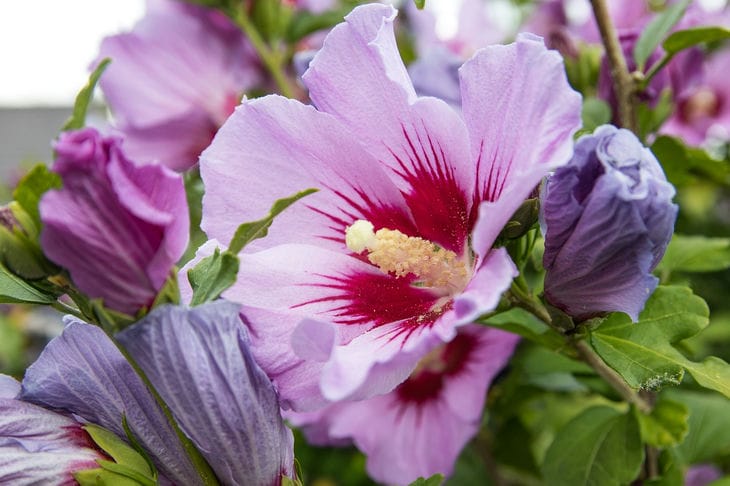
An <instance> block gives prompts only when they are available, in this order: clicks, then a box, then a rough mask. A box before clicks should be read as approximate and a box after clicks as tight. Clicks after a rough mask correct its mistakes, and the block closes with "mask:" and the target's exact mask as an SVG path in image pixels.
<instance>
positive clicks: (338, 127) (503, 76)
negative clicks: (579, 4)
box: [201, 4, 581, 410]
mask: <svg viewBox="0 0 730 486" xmlns="http://www.w3.org/2000/svg"><path fill="white" fill-rule="evenodd" d="M396 14H397V12H396V10H394V9H393V8H392V7H390V6H387V5H380V4H371V5H364V6H361V7H358V8H356V9H355V10H353V12H352V13H351V14H350V15H348V16H347V17H346V18H345V22H344V23H342V24H339V25H338V26H336V27H335V28H334V29H333V30H332V31H331V32H330V34H329V35H328V37H327V39H326V40H325V43H324V46H323V48H322V49H321V51H320V52H319V53H318V54H317V56H316V57H315V58H314V59H313V61H312V63H311V64H310V67H309V69H308V71H307V72H306V73H305V75H304V76H303V81H304V83H305V84H306V87H307V88H308V89H309V93H310V97H311V99H312V101H313V103H314V106H307V105H304V104H302V103H300V102H298V101H295V100H290V99H286V98H282V97H279V96H266V97H263V98H259V99H256V100H246V101H244V103H243V104H242V105H241V106H239V107H238V108H237V109H236V111H235V112H234V114H233V115H232V116H231V117H230V118H229V120H228V121H227V122H226V123H225V124H224V125H223V127H222V128H221V130H220V131H219V132H218V134H217V135H216V138H215V139H214V141H213V143H212V145H211V146H210V147H209V148H208V149H207V150H206V151H205V152H204V153H203V154H202V156H201V174H202V177H203V180H204V182H205V186H206V194H205V197H204V200H203V221H202V226H203V229H204V230H205V231H206V232H207V234H208V236H209V237H210V238H212V239H213V241H212V242H211V243H210V244H209V245H208V246H207V248H204V249H203V250H202V251H201V254H205V253H206V252H207V251H209V250H210V247H211V246H213V245H215V244H216V240H217V241H222V242H226V241H229V240H230V238H231V236H232V235H233V233H234V231H235V229H236V227H237V225H238V224H239V223H241V222H242V221H247V220H253V219H257V218H259V217H260V216H261V215H262V214H265V213H266V212H267V211H268V209H269V206H270V205H271V203H272V201H274V200H275V199H278V198H281V197H284V196H286V195H289V194H291V193H293V192H296V191H299V190H301V189H304V188H307V187H317V188H319V189H320V191H319V192H317V193H316V194H314V195H312V196H309V197H308V198H307V199H306V200H304V201H302V202H301V203H299V204H297V205H295V206H294V207H292V208H291V209H290V210H287V212H285V213H284V214H282V215H281V216H280V217H278V218H277V220H276V221H275V222H274V224H273V225H272V227H271V228H270V230H269V235H268V237H267V238H264V239H262V240H258V241H256V242H254V243H253V244H251V245H249V246H248V247H247V248H246V249H245V251H244V252H243V254H241V255H240V257H241V270H240V272H239V275H238V281H237V283H236V285H234V286H233V287H232V288H231V289H229V291H228V292H227V293H226V294H225V295H226V297H227V298H229V299H232V300H235V301H238V302H241V303H243V304H244V305H245V306H247V309H246V310H245V312H244V313H245V314H246V315H247V316H249V317H250V322H249V326H250V327H251V330H252V337H253V346H252V347H253V350H254V353H255V355H256V359H257V360H258V361H259V363H261V365H262V367H263V368H264V369H265V370H266V371H267V372H268V373H269V375H270V376H272V378H273V379H274V381H275V382H276V383H277V386H278V389H279V391H280V392H281V394H282V399H283V400H284V403H285V404H286V405H288V406H291V407H293V408H295V409H299V410H303V409H306V408H313V407H315V403H316V400H315V399H314V398H313V395H312V394H313V393H319V392H321V394H322V396H323V397H324V398H326V399H327V400H330V401H335V400H342V399H361V398H366V397H370V396H374V395H376V394H382V393H387V392H389V391H390V390H392V389H393V388H395V387H396V386H397V385H398V384H400V383H402V382H403V381H404V380H405V379H406V378H408V376H409V375H410V374H411V373H412V372H413V371H414V369H415V367H416V366H417V363H418V361H419V360H420V359H421V358H422V357H423V355H424V354H425V353H426V352H428V351H429V350H430V349H432V348H433V347H434V345H435V343H439V342H440V343H443V342H449V341H451V340H452V339H454V337H455V336H456V335H457V330H458V328H459V327H460V326H464V325H466V324H469V323H471V322H473V321H474V320H475V319H476V318H478V317H479V316H480V315H482V314H484V313H485V312H488V311H490V310H492V309H494V308H495V307H496V305H497V303H498V302H499V299H500V296H501V294H502V292H504V291H505V290H506V289H507V288H508V287H509V285H510V282H511V280H512V278H513V277H514V276H515V275H516V274H517V269H516V267H515V266H514V264H513V263H512V261H511V260H510V257H509V256H508V254H507V252H506V250H505V249H504V248H494V244H495V241H496V239H497V237H498V235H499V233H500V232H501V230H502V228H503V227H504V225H505V223H506V222H507V221H508V220H509V218H510V217H511V216H512V214H513V213H514V211H515V210H516V209H517V208H518V207H519V206H520V204H521V203H522V202H523V200H524V199H525V198H526V197H527V196H528V195H529V194H530V192H531V191H532V190H533V189H534V188H535V186H536V185H537V184H538V183H539V182H540V180H541V179H542V178H543V177H544V176H545V175H546V174H547V173H548V172H549V171H550V170H552V169H554V168H556V167H558V166H560V165H562V164H564V163H565V162H567V160H568V159H569V158H570V155H571V153H572V134H573V133H574V132H575V130H576V129H577V128H578V126H579V124H580V105H581V100H580V96H579V95H578V94H577V93H576V92H574V91H573V90H572V89H571V88H570V87H569V86H568V83H567V80H566V77H565V72H564V69H563V64H562V60H561V58H560V56H559V55H558V54H557V53H556V52H551V51H548V50H547V49H546V48H545V46H544V44H543V42H542V40H541V39H540V38H537V37H535V36H531V35H521V36H520V37H519V38H518V39H517V41H516V42H515V43H513V44H510V45H506V46H505V45H499V46H490V47H487V48H485V49H482V50H480V51H478V52H477V53H476V54H475V55H474V57H472V58H471V59H470V60H469V61H467V62H466V63H465V64H464V66H462V68H461V69H460V71H459V75H460V82H461V95H462V112H461V113H457V112H456V111H455V110H454V109H452V108H451V107H450V106H449V105H448V104H446V103H445V102H444V101H442V100H440V99H436V98H431V97H419V96H417V95H416V93H415V91H414V89H413V85H412V83H411V81H410V79H409V77H408V73H407V71H406V68H405V66H404V64H403V62H402V60H401V58H400V55H399V53H398V48H397V46H396V43H395V36H394V33H393V22H394V20H395V17H396ZM256 309H258V311H257V310H256ZM272 312H273V313H275V314H271V313H272ZM258 314H262V315H263V314H268V315H269V316H270V318H265V317H262V316H261V315H258ZM271 316H273V317H271ZM302 318H304V319H305V320H304V322H303V323H301V324H299V325H297V323H299V322H300V321H302ZM316 322H319V324H317V323H316ZM302 326H304V327H302ZM305 382H307V383H308V382H311V383H314V385H312V386H311V387H309V388H307V387H305V386H303V383H305ZM305 389H306V392H305Z"/></svg>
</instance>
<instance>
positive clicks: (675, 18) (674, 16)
mask: <svg viewBox="0 0 730 486" xmlns="http://www.w3.org/2000/svg"><path fill="white" fill-rule="evenodd" d="M689 4H690V0H682V1H680V2H677V3H675V4H673V5H670V6H668V7H667V8H666V9H665V10H664V11H663V12H661V13H660V14H658V15H657V16H656V17H654V18H653V19H652V20H651V22H649V24H648V25H647V26H646V28H644V30H643V32H642V33H641V36H640V37H639V40H637V41H636V45H635V46H634V61H636V65H637V66H638V67H639V69H640V70H643V69H644V64H646V61H647V60H648V59H649V56H650V55H651V53H652V52H653V51H654V49H656V47H657V46H658V45H659V43H660V42H661V41H662V40H663V39H664V37H665V36H666V35H667V33H669V31H670V30H672V27H674V26H675V25H676V24H677V22H679V21H680V19H681V18H682V15H684V11H685V10H686V9H687V6H688V5H689Z"/></svg>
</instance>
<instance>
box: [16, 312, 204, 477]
mask: <svg viewBox="0 0 730 486" xmlns="http://www.w3.org/2000/svg"><path fill="white" fill-rule="evenodd" d="M67 320H68V322H69V324H68V326H67V327H66V329H65V330H64V331H63V334H62V335H61V336H59V337H57V338H55V339H54V340H53V341H51V342H50V343H49V344H48V346H46V348H45V350H44V351H43V353H41V356H40V357H39V358H38V360H37V361H36V362H35V363H33V364H32V365H31V366H30V367H29V368H28V369H27V371H26V374H25V378H24V379H23V384H22V391H21V394H20V397H19V398H20V399H21V400H23V401H27V402H31V403H34V404H37V405H41V406H43V407H48V408H53V409H56V410H63V411H66V412H69V413H74V414H76V415H78V416H79V417H82V418H83V419H84V420H87V421H89V422H91V423H93V424H97V425H100V426H101V427H104V428H106V429H109V430H110V431H112V432H114V433H115V434H117V435H118V436H119V437H126V434H125V432H124V428H123V427H122V417H123V416H124V417H126V419H127V422H128V424H129V427H130V429H131V430H132V433H133V434H134V435H135V437H136V438H137V439H138V440H139V442H140V443H141V444H142V446H143V447H144V448H145V449H146V450H147V451H148V452H149V453H150V456H151V457H152V458H153V460H154V461H155V464H156V466H157V468H158V470H159V471H160V473H161V474H163V475H164V476H166V477H168V478H170V479H171V480H173V481H175V482H177V483H180V484H199V481H198V480H197V478H198V477H199V476H198V474H197V472H196V470H195V468H194V466H193V465H192V463H191V462H190V461H189V459H188V456H187V453H186V452H185V450H184V449H183V448H182V445H181V444H180V441H179V440H178V438H177V436H176V434H175V432H174V431H173V430H172V427H171V426H170V425H169V423H168V421H167V419H166V418H165V416H164V414H163V413H162V411H161V410H160V408H159V407H158V405H157V403H156V401H155V399H154V398H153V397H152V395H151V393H150V392H149V390H148V389H147V387H146V386H145V385H144V383H142V380H141V379H140V378H139V376H138V375H137V374H136V372H135V371H134V370H133V369H132V367H131V366H130V365H129V363H128V362H127V361H126V360H125V359H124V357H123V356H122V354H121V353H120V352H119V350H118V349H117V347H116V346H115V345H114V344H113V343H112V342H111V341H110V340H109V338H108V337H107V336H106V334H104V332H103V331H102V330H101V329H99V328H98V327H96V326H92V325H89V324H86V323H84V322H81V321H78V320H75V319H73V318H67Z"/></svg>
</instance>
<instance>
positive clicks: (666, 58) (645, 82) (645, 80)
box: [641, 53, 674, 89]
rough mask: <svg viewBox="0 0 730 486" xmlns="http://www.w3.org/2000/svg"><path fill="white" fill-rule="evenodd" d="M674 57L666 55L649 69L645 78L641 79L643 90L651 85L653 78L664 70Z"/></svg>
mask: <svg viewBox="0 0 730 486" xmlns="http://www.w3.org/2000/svg"><path fill="white" fill-rule="evenodd" d="M673 57H674V54H672V55H669V54H667V53H664V55H663V56H662V57H661V58H660V59H659V60H658V61H657V62H655V63H654V64H652V66H651V67H650V68H649V70H648V71H647V72H646V74H645V75H644V77H643V78H642V79H641V88H642V89H644V88H646V87H647V86H648V85H649V83H650V82H651V80H652V78H653V77H654V76H655V75H656V74H657V73H658V72H659V71H660V70H661V69H662V68H664V66H666V65H667V64H668V63H669V61H671V60H672V58H673Z"/></svg>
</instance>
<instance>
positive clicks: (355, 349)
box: [321, 322, 440, 401]
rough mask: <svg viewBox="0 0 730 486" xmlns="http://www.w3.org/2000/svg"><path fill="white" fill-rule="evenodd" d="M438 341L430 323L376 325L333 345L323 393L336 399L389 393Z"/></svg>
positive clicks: (361, 397)
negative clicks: (341, 343) (429, 326)
mask: <svg viewBox="0 0 730 486" xmlns="http://www.w3.org/2000/svg"><path fill="white" fill-rule="evenodd" d="M438 342H440V341H438V339H436V338H435V337H434V336H433V335H432V333H431V332H430V329H429V328H428V327H427V326H418V327H413V328H412V329H404V328H403V324H402V323H401V322H394V323H390V324H386V325H383V326H379V327H376V328H375V329H373V330H371V331H368V332H366V333H363V334H361V335H360V336H358V337H356V338H355V339H353V340H352V341H350V342H349V343H347V344H345V345H342V346H337V347H335V348H334V349H333V351H332V356H331V358H330V360H329V362H328V363H327V364H326V365H325V366H324V368H323V369H322V377H321V390H322V394H323V395H324V397H325V398H327V399H328V400H331V401H337V400H363V399H366V398H370V397H372V396H375V395H380V394H383V393H388V392H390V391H391V390H393V389H394V388H395V387H396V386H398V385H399V384H401V383H402V382H403V380H405V379H406V378H407V377H408V375H410V374H411V372H412V371H413V369H414V368H415V367H416V364H417V363H418V360H419V359H421V358H422V357H423V355H424V354H425V353H426V352H427V350H428V349H430V348H433V347H434V346H435V345H436V344H437V343H438Z"/></svg>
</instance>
